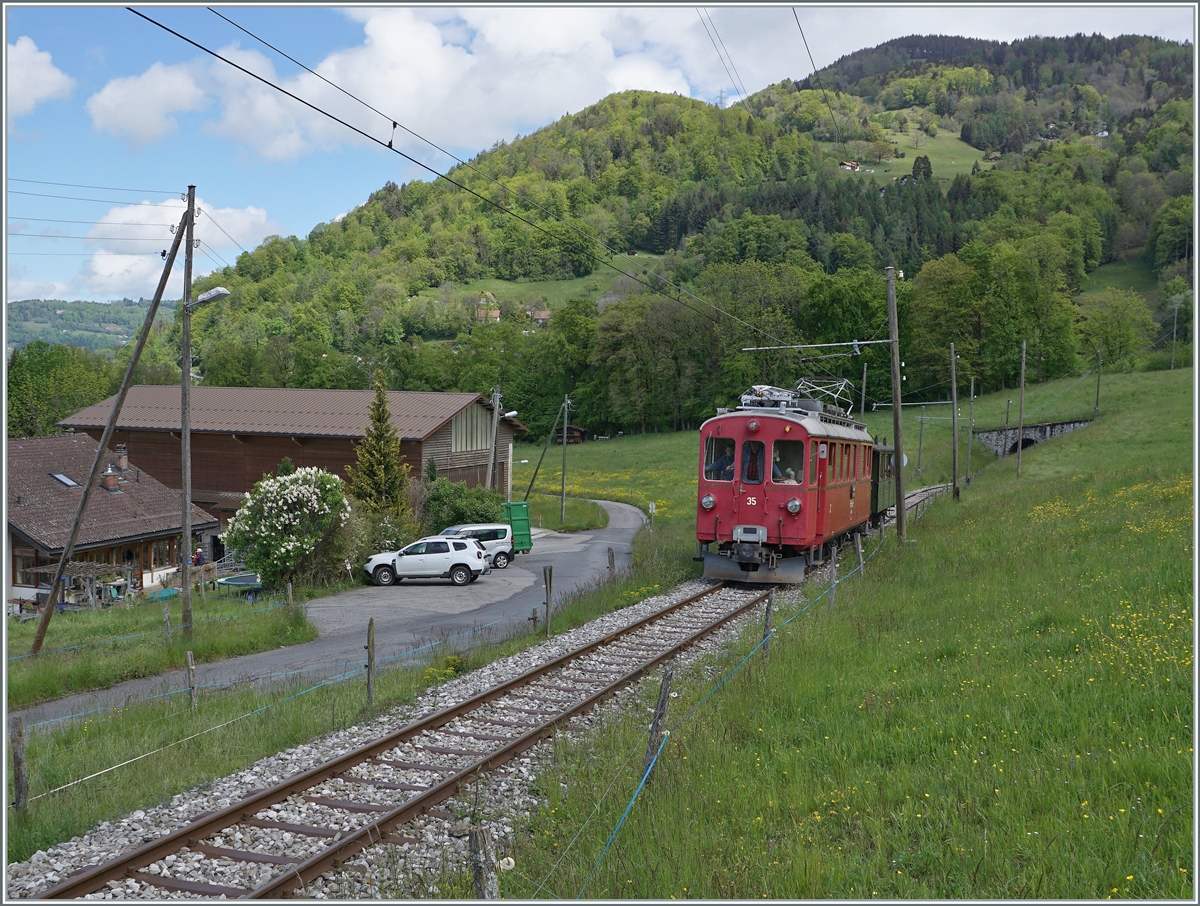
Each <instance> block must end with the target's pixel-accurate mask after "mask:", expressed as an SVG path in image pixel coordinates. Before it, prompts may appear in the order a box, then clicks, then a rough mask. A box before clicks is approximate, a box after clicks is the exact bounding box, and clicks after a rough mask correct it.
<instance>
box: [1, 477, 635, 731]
mask: <svg viewBox="0 0 1200 906" xmlns="http://www.w3.org/2000/svg"><path fill="white" fill-rule="evenodd" d="M596 503H598V504H600V505H601V506H603V507H604V509H605V510H606V511H607V512H608V526H607V527H606V528H603V529H599V530H595V531H590V532H575V533H573V534H559V533H557V532H550V531H546V530H544V529H534V530H533V550H532V551H530V552H529V553H528V554H521V555H519V556H518V557H517V558H516V559H515V560H514V561H513V562H512V563H511V564H510V565H509V567H508V568H507V569H502V570H497V569H494V570H492V571H491V572H490V573H488V574H487V575H486V576H481V577H480V578H479V579H478V580H477V581H475V582H472V583H471V584H470V585H466V586H463V587H462V588H456V587H455V586H453V585H452V584H450V582H449V580H422V579H405V580H403V581H402V582H399V583H398V584H396V585H393V586H390V587H386V588H379V587H376V586H373V585H364V586H362V587H361V588H355V589H352V590H350V591H344V592H340V593H338V594H334V595H330V596H328V597H325V598H319V599H318V600H315V601H310V602H308V604H307V605H306V606H307V608H308V618H309V620H310V621H311V622H312V624H313V625H314V626H316V628H317V632H318V633H319V637H318V638H317V639H315V640H314V641H312V642H306V643H305V644H303V645H293V646H290V647H288V648H280V649H278V650H275V651H262V652H259V653H257V654H248V655H244V656H242V657H236V658H230V659H228V660H224V661H217V662H215V663H212V664H197V665H196V682H197V684H198V685H201V686H203V685H206V684H210V683H227V682H236V681H239V680H250V679H254V678H262V677H272V679H274V680H276V681H278V680H280V679H282V678H283V677H282V676H281V675H283V674H292V675H293V676H294V675H295V674H296V673H297V672H303V675H304V679H305V680H311V681H313V682H316V681H317V680H318V679H320V678H322V677H326V676H334V675H337V674H340V673H342V672H344V671H346V670H349V669H353V668H355V667H361V666H362V665H363V664H364V663H365V662H366V661H365V658H366V652H365V651H364V650H363V649H364V648H365V646H366V643H367V622H368V620H370V619H372V618H374V620H375V658H376V662H377V663H380V662H383V663H380V666H381V667H383V666H386V665H387V662H386V660H385V659H387V658H394V657H395V656H396V655H399V654H402V653H404V652H408V651H411V650H412V649H414V648H418V647H420V646H423V645H429V644H433V643H435V642H437V641H439V640H442V639H448V638H451V637H456V638H455V639H454V642H455V643H457V644H459V645H461V647H463V648H466V647H467V646H468V645H470V644H472V643H473V642H474V641H475V640H477V639H479V638H482V637H489V638H498V637H503V636H504V635H508V634H511V633H512V632H513V630H514V629H515V628H516V627H518V626H519V625H520V624H521V623H522V622H523V621H525V620H527V619H528V618H529V616H530V612H531V610H532V609H533V608H535V607H537V605H539V604H544V603H545V600H546V592H545V585H544V583H543V581H542V574H543V567H545V566H550V567H552V568H553V571H554V572H553V578H552V580H551V581H552V587H551V592H552V594H553V596H554V598H555V600H557V599H558V598H559V597H560V596H561V595H563V594H569V593H571V592H573V591H577V590H580V589H582V588H583V587H585V586H586V585H588V584H589V583H591V582H593V581H595V580H596V579H599V578H601V577H603V576H604V575H605V574H606V573H607V572H608V548H610V547H611V548H612V549H613V553H614V556H615V559H616V566H617V569H627V568H629V567H630V565H631V562H632V558H631V543H632V541H633V536H634V535H635V534H637V530H638V529H639V528H641V526H642V524H643V523H644V521H645V516H644V515H643V513H642V511H641V510H639V509H638V508H637V507H634V506H630V505H628V504H624V503H614V502H612V501H606V500H598V501H596ZM543 618H544V612H539V614H538V621H539V624H540V622H541V620H542V619H543ZM415 656H416V657H419V656H420V653H418V654H417V655H415ZM272 675H273V676H272ZM259 681H261V682H268V681H270V680H259ZM186 685H187V672H186V671H184V670H175V671H172V672H170V673H165V674H163V675H161V676H157V677H152V678H150V679H143V680H130V681H128V682H125V683H121V684H119V685H117V686H113V687H112V688H109V689H103V690H100V691H97V692H87V693H82V694H80V695H72V696H69V697H67V698H61V699H58V700H56V701H53V702H48V703H46V704H44V705H38V706H35V707H32V708H28V709H26V710H25V711H22V712H15V713H20V714H22V716H23V717H24V720H25V725H26V726H29V725H30V724H33V723H38V722H40V721H45V720H52V719H54V718H58V717H65V716H69V715H73V714H82V713H84V712H88V711H91V710H93V709H96V708H108V707H113V706H117V705H123V704H124V703H125V702H126V701H127V700H132V699H140V698H145V697H148V696H151V695H156V694H161V693H164V692H168V691H171V690H175V689H178V688H180V687H181V686H184V687H186Z"/></svg>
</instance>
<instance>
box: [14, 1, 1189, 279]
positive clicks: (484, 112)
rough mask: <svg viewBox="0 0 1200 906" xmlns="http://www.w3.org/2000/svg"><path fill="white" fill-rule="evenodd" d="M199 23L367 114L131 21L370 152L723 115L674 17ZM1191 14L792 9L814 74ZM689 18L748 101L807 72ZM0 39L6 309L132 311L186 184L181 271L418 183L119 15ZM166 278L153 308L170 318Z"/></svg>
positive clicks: (758, 43)
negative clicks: (701, 103) (665, 96)
mask: <svg viewBox="0 0 1200 906" xmlns="http://www.w3.org/2000/svg"><path fill="white" fill-rule="evenodd" d="M214 8H215V9H217V10H218V11H219V12H221V13H222V14H223V15H225V16H227V17H228V18H230V19H232V20H233V21H234V22H236V23H238V24H239V25H241V26H243V27H244V28H246V29H247V30H249V31H251V32H254V33H255V34H256V35H258V36H259V37H261V38H263V39H264V40H266V41H268V42H270V43H272V44H274V45H275V46H276V47H277V48H279V49H280V50H282V51H284V52H286V53H287V54H289V55H291V56H292V57H294V58H295V59H297V60H299V61H301V62H303V63H304V64H305V65H307V66H309V67H312V68H313V69H316V70H317V71H319V72H320V73H321V74H322V75H324V76H326V77H327V78H329V79H330V80H331V81H334V82H335V83H337V84H338V85H340V86H341V87H343V88H345V89H346V90H348V91H350V92H352V93H353V94H355V95H357V96H358V97H360V98H362V99H363V100H365V101H367V102H368V103H370V104H371V105H372V106H374V107H376V108H377V109H378V110H380V111H382V112H383V113H385V114H387V117H386V118H385V117H380V116H379V115H377V114H374V113H371V112H370V111H367V110H366V109H364V108H363V107H361V106H360V105H358V104H356V103H355V102H353V101H352V100H350V99H349V98H347V97H345V96H344V95H341V94H338V93H337V92H336V91H335V90H334V89H332V88H330V87H328V86H327V85H325V84H323V83H321V82H319V81H318V80H317V79H315V78H314V77H312V76H311V75H308V74H307V73H305V72H303V70H301V69H300V68H299V67H297V66H295V65H294V64H292V63H290V62H288V61H287V60H286V59H284V58H283V57H280V56H279V55H278V54H276V53H275V52H273V51H271V50H270V49H268V48H267V47H265V46H263V45H262V44H260V43H258V42H257V41H255V40H254V38H251V37H249V36H248V35H246V34H245V33H244V32H241V31H239V30H238V29H237V28H236V27H235V26H233V25H231V24H230V23H229V22H226V21H223V20H222V19H221V18H219V17H218V16H217V15H215V14H214V13H212V12H210V11H209V10H207V9H205V8H204V7H184V6H158V7H149V6H147V7H136V9H138V10H139V11H141V12H143V13H144V14H146V15H147V16H150V17H151V18H153V19H155V20H157V21H159V22H161V23H162V24H164V25H167V26H169V27H170V28H173V29H175V30H176V31H178V32H180V33H181V34H183V35H185V36H186V37H188V38H191V39H192V40H193V41H196V42H197V43H199V44H202V45H204V46H206V47H208V48H211V49H213V50H216V51H219V52H221V53H222V54H223V55H227V56H230V57H231V58H233V59H236V60H237V61H238V62H239V63H240V64H241V65H243V66H245V67H246V68H248V69H251V70H252V71H254V72H256V73H259V74H260V75H263V76H266V77H268V78H270V79H271V80H272V81H274V82H276V83H278V84H282V85H284V86H285V87H287V88H288V89H289V90H292V91H294V92H296V93H297V94H300V95H301V96H303V97H305V98H307V99H309V100H311V101H312V102H314V103H316V104H318V105H319V106H321V107H322V108H324V109H327V110H330V111H331V112H334V113H336V114H337V115H338V116H340V117H342V118H344V119H346V120H348V121H349V122H352V123H353V124H354V125H355V126H357V127H359V128H361V129H363V130H364V131H366V132H368V133H369V134H370V135H373V136H376V137H378V138H380V139H381V140H384V141H386V140H387V139H388V138H389V136H390V134H391V131H392V129H391V122H390V120H391V119H395V120H397V121H399V122H400V123H402V124H403V125H405V126H407V127H409V128H410V129H412V130H414V131H416V132H419V133H420V134H422V135H423V136H425V137H426V138H429V139H431V140H432V141H434V142H436V143H437V144H439V145H441V146H442V147H445V148H447V149H449V150H450V151H452V152H453V153H454V154H456V155H457V156H459V157H462V158H464V159H466V158H470V157H472V156H474V155H475V154H477V153H478V152H479V151H481V150H485V149H487V148H489V147H491V146H492V145H493V144H494V143H495V142H496V141H497V140H500V139H504V140H511V139H512V138H513V137H514V136H515V135H517V134H528V133H529V132H531V131H534V130H535V129H538V128H540V127H542V126H544V125H546V124H548V123H550V122H553V121H554V120H556V119H558V118H559V117H561V116H562V115H563V114H564V113H568V112H572V113H573V112H576V111H578V110H580V109H582V108H584V107H586V106H588V105H590V104H592V103H594V102H595V101H597V100H599V99H600V98H602V97H604V96H605V95H607V94H610V93H612V92H614V91H621V90H625V89H628V88H644V89H653V90H659V91H667V92H670V91H677V92H679V93H680V94H683V95H687V96H691V97H695V98H700V99H703V100H706V101H715V100H716V99H717V96H718V93H719V92H722V91H723V92H724V94H725V96H726V97H727V98H728V99H730V100H731V101H732V100H736V97H737V89H736V88H735V86H734V84H733V81H732V80H731V78H730V76H729V75H728V74H727V72H726V68H725V66H724V65H723V63H722V60H721V58H720V57H719V56H718V52H717V50H716V49H714V46H713V38H710V36H709V34H708V33H707V32H706V30H705V28H704V26H703V24H702V22H701V19H700V15H699V13H698V12H697V8H696V7H692V6H660V7H653V8H651V7H637V6H630V7H624V8H622V7H604V8H587V7H571V6H561V7H550V6H538V7H533V8H529V7H525V8H522V7H512V8H503V7H478V8H454V7H401V6H393V7H386V8H385V7H365V8H350V7H342V8H332V7H319V6H305V7H279V6H275V7H271V6H263V7H240V6H239V7H214ZM1194 9H1195V8H1194V6H1193V5H1191V4H1187V5H1178V4H1177V5H1158V6H1152V5H1143V4H1139V5H1133V4H1130V5H1124V6H1104V7H1099V6H1097V7H1084V6H1080V5H1069V6H1067V5H1064V6H1047V5H1038V6H1022V7H1014V6H993V7H987V6H969V7H968V6H949V5H940V6H928V5H926V6H915V5H909V6H901V5H885V6H875V7H871V6H866V5H849V6H846V5H843V6H838V7H833V6H800V7H797V8H796V11H797V14H798V15H799V18H800V22H801V24H802V25H803V27H804V32H805V35H806V37H807V39H808V46H809V47H810V48H811V50H812V55H813V58H814V61H815V63H816V65H817V66H818V67H820V66H824V65H827V64H829V63H831V62H833V61H835V60H836V59H838V58H839V57H841V56H843V55H844V54H848V53H852V52H854V51H855V50H859V49H862V48H864V47H871V46H874V45H876V44H879V43H881V42H883V41H887V40H889V39H891V38H896V37H901V36H903V35H908V34H914V33H925V34H929V33H941V34H957V35H965V36H969V37H978V38H988V39H993V40H1015V39H1018V38H1023V37H1028V36H1030V35H1066V34H1073V33H1076V32H1080V31H1083V32H1086V33H1092V32H1100V33H1102V34H1105V35H1107V36H1110V37H1111V36H1115V35H1118V34H1149V35H1155V36H1158V37H1162V38H1167V39H1170V40H1176V41H1192V40H1194V32H1195V22H1194ZM707 13H708V15H709V16H710V17H711V23H712V25H713V26H714V27H715V29H716V33H717V35H718V36H719V40H720V42H721V43H722V44H723V45H724V48H725V50H726V51H727V54H728V57H729V58H730V59H731V60H732V64H733V66H734V67H735V68H736V75H737V76H738V77H740V81H741V83H742V84H743V85H744V86H745V88H746V90H747V91H748V92H751V93H753V92H755V91H758V90H759V89H761V88H763V87H765V86H767V85H769V84H772V83H774V82H778V81H780V80H782V79H784V78H795V79H800V78H803V77H804V76H806V75H808V74H809V73H810V72H811V70H812V66H811V65H810V63H809V60H808V57H807V54H806V52H805V49H804V44H803V42H802V41H801V38H800V33H799V30H798V29H797V28H796V21H795V19H794V18H793V14H792V10H791V8H790V7H787V6H775V7H766V6H752V5H749V4H742V5H736V6H727V7H711V8H707ZM4 30H5V46H6V70H5V71H6V80H5V81H6V97H5V176H6V183H5V185H6V189H7V193H6V205H5V208H6V216H7V229H6V236H5V261H6V267H5V274H6V287H5V295H6V299H7V300H15V299H25V298H37V297H44V298H62V299H96V300H101V301H103V300H108V299H114V298H122V297H125V296H128V297H131V298H138V297H140V296H144V297H147V298H148V297H150V296H151V295H152V294H153V292H154V286H155V284H156V283H157V281H158V277H159V274H160V272H161V268H162V261H161V259H160V258H159V257H158V254H157V253H158V251H159V250H160V249H162V248H166V247H167V245H168V244H169V242H170V239H171V236H170V232H169V230H168V228H167V227H166V226H165V224H169V223H176V222H178V220H179V216H180V213H181V207H182V202H181V201H180V199H179V194H178V193H180V192H183V191H186V187H187V185H188V184H189V183H191V184H195V185H196V186H197V195H198V197H199V199H200V207H201V210H202V211H203V213H202V214H201V216H200V218H199V220H198V222H197V233H198V236H199V237H200V239H201V242H202V246H201V249H200V250H199V251H198V252H197V253H196V271H197V274H202V273H206V272H207V271H209V270H212V269H213V268H214V267H216V266H219V265H220V264H223V263H225V262H228V263H231V264H232V263H233V261H234V260H235V259H236V256H237V255H238V254H239V253H240V251H241V249H242V248H245V249H250V248H253V247H254V246H256V245H257V244H258V243H259V242H260V241H261V240H262V239H263V238H264V237H265V236H268V235H271V234H273V233H278V234H282V235H289V234H295V235H298V236H305V235H307V234H308V233H309V231H311V229H312V228H313V227H314V226H315V225H316V224H318V223H320V222H322V221H328V220H332V219H334V218H336V217H338V216H341V215H342V214H344V213H345V212H347V211H348V210H350V209H352V208H354V207H355V206H357V205H359V204H362V203H363V202H364V201H365V200H366V198H367V196H368V195H369V194H370V193H371V192H372V191H374V190H376V189H378V188H379V187H380V186H382V185H383V184H384V183H385V182H387V181H388V180H394V181H396V182H404V181H409V180H412V179H424V178H428V173H426V172H425V171H422V170H420V169H419V168H417V167H416V166H414V165H412V164H410V163H408V162H406V161H404V160H403V159H402V158H400V157H399V156H397V155H395V154H392V153H391V152H388V151H386V150H385V149H381V148H379V147H378V146H375V145H371V144H370V143H368V142H366V141H365V140H363V139H361V138H358V137H355V136H354V135H353V134H352V133H351V132H349V131H348V130H346V129H345V128H344V127H341V126H338V125H336V124H332V123H331V122H330V121H328V120H326V119H324V118H322V117H320V116H319V115H316V114H314V113H312V112H311V111H309V110H307V109H306V108H304V107H302V106H301V105H299V104H297V103H296V102H295V101H292V100H290V99H289V98H287V97H285V96H283V95H281V94H278V93H277V92H274V91H272V90H271V89H269V88H266V87H264V86H263V85H262V84H261V83H259V82H257V81H255V80H253V79H251V78H250V77H248V76H246V75H245V74H243V73H240V72H238V71H237V70H235V69H233V68H232V67H230V66H228V65H226V64H225V63H222V62H220V61H218V60H215V59H213V58H212V57H211V56H209V55H207V54H205V53H204V52H203V51H201V50H198V49H196V48H195V47H193V46H191V45H189V44H187V43H186V42H184V41H182V40H181V39H180V38H178V37H176V36H174V35H171V34H169V33H167V32H166V31H163V30H162V29H160V28H158V27H156V26H155V25H153V24H151V23H149V22H147V21H145V20H144V19H141V18H139V17H138V16H136V15H134V14H133V13H131V12H129V11H128V10H126V9H125V8H124V7H67V6H60V5H44V6H21V7H17V6H12V5H8V6H6V7H5V10H4ZM396 145H397V147H401V148H403V149H404V150H405V151H406V152H407V153H409V154H411V155H413V156H414V157H416V158H418V159H420V160H422V161H424V162H425V163H427V164H429V165H430V166H432V167H434V168H435V169H437V170H439V171H441V172H444V171H445V170H447V169H448V168H449V166H450V165H451V164H452V163H453V161H452V160H451V159H450V158H448V157H447V156H445V155H444V154H441V153H440V152H438V151H435V150H433V149H431V148H429V147H428V146H426V145H423V144H421V143H420V142H418V141H417V140H415V139H413V138H411V137H410V136H407V135H405V134H404V133H403V132H397V134H396ZM35 181H37V182H35ZM47 183H57V184H75V185H76V186H97V187H107V188H104V189H95V188H93V189H82V188H75V187H70V186H66V185H47ZM118 189H120V190H126V189H128V190H136V191H116V190H118ZM28 193H37V194H28ZM49 195H62V196H71V198H50V197H46V196H49ZM81 199H89V200H86V201H85V200H81ZM61 221H80V222H78V223H67V222H61ZM226 233H227V234H229V236H228V237H227V236H226V235H225V234H226ZM73 237H88V238H73ZM229 237H232V238H229ZM30 253H36V254H30ZM180 270H181V268H180V267H178V266H177V268H176V273H175V276H174V279H173V282H172V284H171V286H170V288H169V290H168V295H169V296H172V297H176V298H177V297H178V296H179V295H180V293H181V278H180V276H179V272H180Z"/></svg>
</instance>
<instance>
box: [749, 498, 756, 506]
mask: <svg viewBox="0 0 1200 906" xmlns="http://www.w3.org/2000/svg"><path fill="white" fill-rule="evenodd" d="M746 505H747V506H758V498H757V497H747V498H746Z"/></svg>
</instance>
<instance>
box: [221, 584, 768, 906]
mask: <svg viewBox="0 0 1200 906" xmlns="http://www.w3.org/2000/svg"><path fill="white" fill-rule="evenodd" d="M768 595H769V592H763V593H762V594H760V595H757V596H756V597H754V598H751V599H750V600H749V601H747V602H746V603H745V604H742V605H741V606H739V607H737V608H736V609H734V610H731V611H729V612H728V613H726V614H723V615H722V616H721V617H720V618H719V619H718V620H716V621H715V622H713V623H711V624H709V625H708V626H706V627H704V628H703V629H700V630H697V631H696V632H694V633H692V634H691V635H689V636H688V637H687V638H685V639H684V640H683V641H681V642H677V643H676V644H674V645H673V646H671V647H670V648H668V649H667V650H666V651H664V652H662V653H661V654H659V655H657V656H656V657H654V658H653V659H652V660H650V661H647V662H645V663H643V664H640V665H639V666H638V667H636V668H635V669H634V670H632V671H630V672H628V673H626V674H624V675H623V676H621V677H620V678H619V679H617V680H615V681H613V682H612V683H609V684H608V685H607V686H605V687H604V688H603V689H600V690H599V691H597V692H594V693H592V694H591V695H590V696H588V697H587V698H585V699H584V700H583V701H581V702H579V703H578V704H576V705H574V706H572V707H571V708H569V709H567V710H566V711H564V712H562V713H561V714H557V715H555V716H554V717H552V718H551V719H550V720H548V721H546V722H545V723H543V724H542V725H541V726H539V727H537V728H536V729H534V730H532V731H530V732H529V733H527V734H525V735H524V736H519V737H516V738H515V739H514V740H513V741H512V742H510V743H509V744H508V745H506V746H503V747H502V748H500V749H497V750H496V751H495V752H490V753H488V754H487V755H484V756H483V757H482V758H480V759H478V760H477V761H476V762H474V763H473V764H470V765H468V766H467V767H465V768H463V769H461V770H460V771H459V772H458V773H457V774H454V775H453V776H451V777H447V778H446V779H445V780H443V781H442V782H441V783H439V784H437V785H436V786H433V787H430V789H429V790H428V791H427V792H425V793H422V794H421V795H419V796H417V797H414V798H413V799H410V800H409V801H408V802H406V803H404V805H402V806H400V807H399V808H397V809H396V810H395V811H392V812H389V813H388V814H386V815H384V816H382V817H380V818H379V819H377V820H376V821H374V822H371V823H370V824H367V825H364V826H363V827H361V828H359V829H358V830H356V831H353V832H352V833H351V834H350V835H349V836H348V837H346V838H344V839H343V840H341V841H340V842H338V843H337V844H335V845H334V846H332V847H330V848H328V849H326V850H324V851H322V852H320V853H317V854H316V855H314V856H312V857H310V858H309V859H308V860H307V861H305V862H303V863H301V864H300V865H297V866H296V867H295V868H294V869H293V870H291V871H289V872H287V873H285V874H282V875H279V876H277V877H275V878H272V879H271V881H269V882H268V883H267V884H265V885H263V886H262V887H259V888H258V889H256V890H254V891H251V892H250V893H249V894H247V895H246V896H245V897H243V898H244V899H261V898H267V897H281V896H287V895H288V893H289V892H290V891H292V890H294V889H295V888H296V887H297V886H301V885H303V884H304V883H306V882H308V881H311V880H313V879H314V878H318V877H320V876H321V875H322V874H324V873H325V872H326V871H328V870H329V869H330V868H335V867H337V866H338V865H340V864H341V863H343V862H345V860H346V859H347V858H348V857H349V856H352V855H354V854H355V853H357V852H359V851H361V850H363V849H365V848H366V847H368V846H371V845H374V844H376V843H379V842H381V841H383V839H384V837H385V836H386V835H387V834H388V832H389V831H391V830H392V829H393V828H394V827H396V826H397V825H400V824H404V823H406V822H407V821H411V820H412V819H413V818H415V817H417V816H418V815H419V814H421V813H422V812H424V811H427V810H428V809H429V808H431V807H432V806H434V805H436V804H437V803H439V802H441V801H443V800H445V799H448V798H449V797H451V796H453V795H454V794H455V793H456V792H458V790H459V789H460V788H461V787H462V785H463V784H464V783H466V782H468V781H470V780H471V779H472V778H474V777H476V776H478V775H479V774H481V773H483V772H485V771H488V770H491V769H492V768H494V767H498V766H499V765H502V764H504V763H505V762H507V761H509V760H511V759H512V758H514V757H516V756H517V755H519V754H520V753H522V752H524V751H525V750H526V749H528V748H530V747H532V746H533V745H536V744H537V743H538V742H541V741H542V740H543V739H545V738H546V737H547V736H550V735H551V734H552V733H553V732H554V730H555V728H556V727H558V725H559V724H562V723H565V722H566V721H568V720H570V719H571V718H572V717H575V716H576V715H578V714H582V713H584V712H585V711H588V710H590V709H591V708H593V707H595V706H596V705H597V704H599V703H600V702H601V701H603V700H604V699H605V698H607V697H608V696H609V695H611V694H612V693H614V692H616V691H617V690H618V689H620V688H621V687H622V686H625V685H627V684H629V683H631V682H633V681H634V680H636V679H639V678H641V677H642V676H643V675H645V674H646V673H647V672H648V671H650V670H652V669H653V668H654V667H656V666H658V665H659V664H661V663H662V662H663V661H666V660H669V659H670V658H672V657H675V656H676V655H677V654H678V653H679V652H680V651H682V650H683V649H684V648H687V647H689V646H691V645H694V644H695V643H696V642H698V641H700V640H701V639H702V638H704V637H705V636H706V635H708V634H709V633H711V632H713V631H714V630H715V629H718V628H720V627H721V626H723V625H724V624H725V623H727V622H729V621H730V620H732V619H733V618H734V617H736V616H739V615H740V614H742V613H744V612H745V611H746V610H749V609H750V608H751V607H754V606H755V605H756V604H760V603H762V602H763V601H764V600H766V598H767V596H768Z"/></svg>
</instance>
